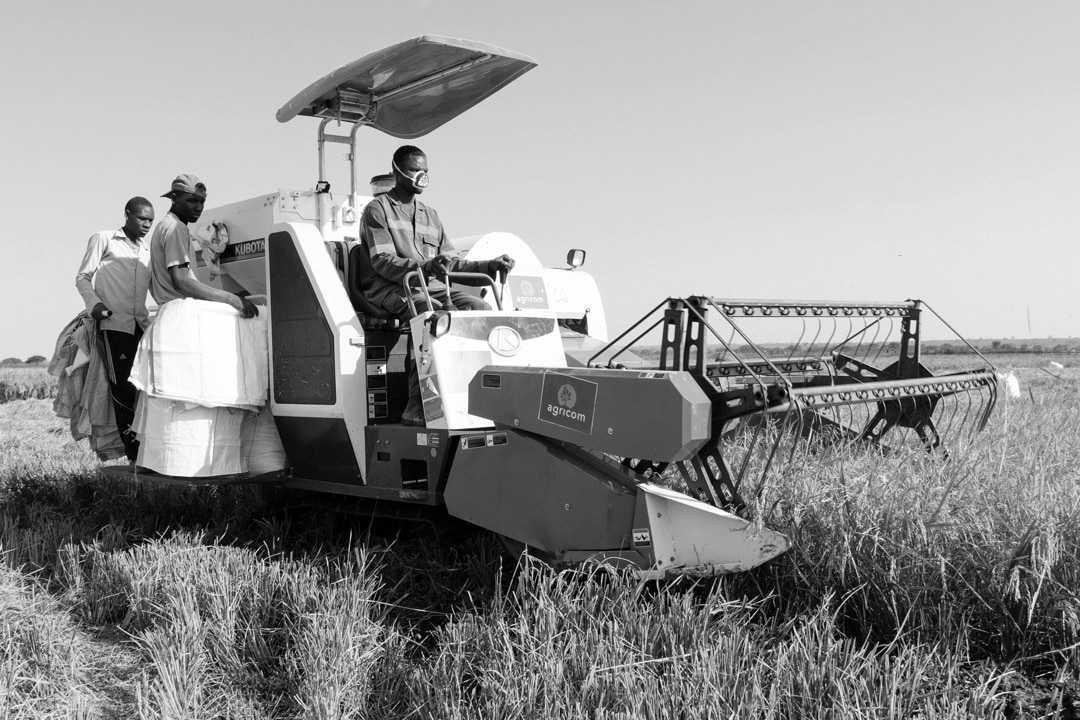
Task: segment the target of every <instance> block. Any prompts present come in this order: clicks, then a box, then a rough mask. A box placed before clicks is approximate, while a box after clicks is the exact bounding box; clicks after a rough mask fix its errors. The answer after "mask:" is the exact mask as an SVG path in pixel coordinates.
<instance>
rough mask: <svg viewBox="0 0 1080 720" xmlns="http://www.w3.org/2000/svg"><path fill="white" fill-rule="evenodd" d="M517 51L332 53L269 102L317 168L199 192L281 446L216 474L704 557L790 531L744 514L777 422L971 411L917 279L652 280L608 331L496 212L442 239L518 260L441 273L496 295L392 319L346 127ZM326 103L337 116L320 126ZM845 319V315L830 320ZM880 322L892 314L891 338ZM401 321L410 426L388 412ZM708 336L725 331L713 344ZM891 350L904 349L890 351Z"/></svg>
mask: <svg viewBox="0 0 1080 720" xmlns="http://www.w3.org/2000/svg"><path fill="white" fill-rule="evenodd" d="M535 65H536V63H535V62H534V61H533V60H531V59H530V58H528V57H526V56H524V55H520V54H517V53H513V52H509V51H506V50H503V49H500V48H497V47H493V46H490V45H486V44H482V43H476V42H470V41H463V40H455V39H449V38H442V37H434V36H424V37H420V38H416V39H413V40H409V41H406V42H402V43H399V44H397V45H394V46H391V47H389V48H386V49H384V50H381V51H379V52H376V53H372V54H370V55H367V56H365V57H363V58H361V59H359V60H357V61H355V62H353V63H350V64H348V65H345V66H344V67H341V68H339V69H338V70H335V71H334V72H332V73H330V74H329V75H327V76H325V77H323V78H322V79H320V80H319V81H317V82H315V83H314V84H312V85H311V86H309V87H308V88H306V89H305V90H304V91H302V92H301V93H299V94H298V95H297V96H296V97H294V98H293V99H292V100H290V101H289V102H288V103H286V104H285V105H284V106H283V107H282V108H281V109H280V110H279V111H278V113H277V119H278V120H279V121H280V122H288V121H290V120H292V119H293V118H294V117H296V116H310V117H315V118H320V122H319V126H318V152H319V183H318V184H317V186H316V188H315V189H314V190H309V191H286V190H281V191H278V192H276V193H271V194H268V195H262V196H259V197H255V198H252V199H250V200H246V201H243V202H238V203H234V204H231V205H226V206H224V207H219V208H216V209H208V210H207V211H206V212H205V213H204V215H203V217H202V219H201V220H200V224H203V223H206V222H212V221H220V222H223V223H224V224H225V226H226V227H227V229H228V237H229V245H228V246H227V247H226V248H225V250H224V252H223V253H222V254H221V256H220V268H221V272H222V274H221V275H220V276H218V277H216V278H215V279H213V280H212V281H211V279H210V275H209V272H208V269H207V268H206V267H205V266H201V267H200V268H199V270H198V273H199V276H200V279H201V280H203V281H204V282H210V283H211V284H214V285H216V286H218V287H222V288H224V289H225V290H229V291H232V292H241V293H246V294H248V295H249V296H251V297H252V298H253V299H254V300H255V301H256V302H259V303H264V304H265V312H267V313H268V315H269V350H270V358H269V360H270V401H269V402H270V410H271V413H272V415H273V418H274V422H275V425H276V428H277V431H278V434H279V435H280V438H281V442H282V445H283V447H284V451H285V455H286V457H287V460H288V468H287V470H285V471H284V472H283V473H280V474H278V475H275V476H272V477H271V478H267V477H229V478H218V479H216V480H217V481H219V482H253V481H266V480H268V479H271V480H272V481H275V482H280V483H281V484H283V485H284V486H286V487H289V488H297V489H303V490H308V491H314V492H317V493H327V494H330V495H337V496H351V497H354V498H362V499H365V500H368V501H371V504H372V505H373V506H374V508H375V509H374V511H375V512H380V513H383V512H385V513H389V514H396V515H400V516H401V517H405V516H408V515H409V514H410V513H416V514H421V511H423V512H426V513H427V514H429V515H431V514H434V515H442V516H447V515H448V516H451V517H454V518H458V519H461V520H464V521H467V522H468V523H472V524H474V525H476V526H479V527H481V528H484V529H486V530H489V531H491V532H494V533H496V534H498V535H499V536H501V537H502V538H503V539H504V540H505V541H506V542H507V544H508V545H509V546H511V547H519V548H520V547H523V546H527V547H528V548H530V550H531V551H532V552H535V553H537V554H539V555H540V556H541V557H544V558H545V559H547V560H549V561H550V562H552V563H553V564H556V565H575V564H579V563H582V562H584V561H588V560H602V561H606V562H611V563H615V564H617V565H626V566H630V567H633V568H637V569H638V570H640V571H641V572H642V573H643V574H645V575H648V576H665V575H671V574H679V573H687V574H719V573H728V572H737V571H742V570H747V569H749V568H752V567H754V566H756V565H759V564H761V563H763V562H766V561H768V560H769V559H771V558H774V557H776V556H777V555H779V554H781V553H783V552H784V551H785V550H786V549H787V548H788V540H787V538H786V537H784V536H783V535H782V534H780V533H778V532H775V531H773V530H770V529H768V528H766V527H762V526H761V525H760V523H757V522H754V521H753V520H752V519H749V518H747V517H744V516H741V515H740V514H739V513H742V515H747V514H748V513H747V507H748V503H747V501H746V499H745V498H744V496H743V494H742V493H741V492H740V488H741V485H742V479H743V478H744V477H747V476H748V475H749V473H752V472H755V473H756V472H758V471H759V470H760V471H761V472H763V473H764V472H767V470H768V466H769V465H771V464H773V462H774V459H775V458H776V457H777V456H778V455H781V454H783V455H785V456H786V457H787V459H791V458H795V457H797V455H796V451H795V447H796V444H795V443H792V444H791V448H790V449H789V448H788V447H787V446H786V445H784V444H783V443H785V442H789V441H788V440H782V438H795V439H797V440H800V441H802V440H807V439H809V440H813V439H815V438H817V439H819V440H820V439H823V438H830V439H831V440H832V441H834V445H835V444H836V443H835V441H837V440H839V441H840V443H839V444H840V445H842V446H843V447H848V448H851V447H859V446H863V445H867V446H876V447H878V448H883V447H884V442H883V438H884V437H885V436H886V435H890V436H893V435H896V434H897V433H896V432H895V431H897V430H905V429H910V431H912V432H913V433H914V436H915V437H916V438H917V439H918V440H917V444H918V445H919V446H920V447H925V448H926V449H929V450H937V449H939V448H940V446H941V445H942V442H943V438H944V436H945V435H946V432H945V431H946V430H947V429H953V428H954V426H959V425H961V424H965V425H972V426H975V427H980V426H981V425H983V424H984V423H985V421H986V418H987V415H988V414H989V412H990V410H991V408H992V406H993V402H994V398H995V394H996V380H995V376H994V374H993V373H992V372H991V371H989V370H978V371H971V372H965V373H959V374H953V375H948V376H945V377H931V376H930V374H929V372H927V371H926V369H925V368H924V367H923V366H922V365H921V364H920V362H919V334H920V332H919V325H920V313H921V312H922V310H923V307H922V306H921V305H920V303H919V302H917V301H911V302H903V303H891V304H889V303H869V304H859V303H821V302H814V303H793V302H780V301H764V302H759V301H744V300H719V299H714V298H710V297H702V296H695V297H687V298H670V299H666V300H664V301H663V302H661V303H660V304H659V305H658V306H657V308H656V310H655V311H654V313H650V316H651V315H654V314H655V313H657V312H659V319H657V320H656V321H655V322H652V324H649V322H648V319H645V320H643V321H642V322H640V323H638V324H637V325H635V326H634V328H632V329H631V330H628V331H627V332H625V333H623V334H622V335H620V336H619V337H618V338H616V340H615V341H613V342H608V331H607V327H606V322H605V318H604V311H603V305H602V302H601V299H600V295H599V292H598V290H597V287H596V284H595V283H594V281H593V279H592V278H591V277H590V276H589V275H588V274H586V273H585V272H583V271H581V270H580V269H579V267H580V266H581V264H582V262H583V260H584V257H585V253H584V252H583V251H581V250H571V251H570V252H569V254H568V256H567V265H568V267H565V268H545V267H543V266H542V265H541V263H540V261H539V260H538V259H537V257H536V255H535V254H534V253H533V252H532V250H530V248H529V247H528V246H527V245H526V244H525V243H524V242H523V241H522V240H521V239H519V238H517V237H516V236H514V235H510V234H508V233H491V234H488V235H484V236H480V237H475V238H466V239H464V240H456V241H455V244H456V245H457V247H458V249H459V250H461V251H462V252H463V256H464V257H466V258H478V259H487V258H490V257H494V256H497V255H499V254H502V253H507V254H509V255H510V256H512V257H513V258H515V260H516V261H517V264H516V267H515V268H514V270H513V271H512V272H511V273H510V274H509V276H508V277H505V278H500V279H499V280H500V281H501V282H498V283H497V282H495V281H494V280H492V279H490V278H487V277H486V276H479V277H477V276H472V277H457V276H454V275H452V276H451V277H452V279H455V280H458V281H464V282H466V283H475V282H476V281H477V280H481V281H483V282H484V283H486V287H483V288H482V289H480V290H478V292H479V293H481V296H482V297H484V298H485V299H486V300H487V302H488V303H489V305H490V307H491V309H490V310H488V311H479V312H458V311H435V312H428V313H424V314H421V315H419V316H418V317H416V318H415V319H414V320H413V321H412V322H411V325H410V326H409V327H402V326H399V324H398V322H397V321H396V320H395V319H394V318H392V317H389V316H387V314H386V313H385V312H383V311H381V310H380V309H379V308H376V307H372V306H371V305H370V304H369V303H367V302H366V301H365V299H364V298H363V296H362V295H361V294H360V291H359V286H360V284H359V280H358V278H359V277H360V276H361V275H362V274H363V273H365V272H370V267H369V263H368V259H367V256H366V253H365V252H364V251H363V248H362V246H359V245H358V244H357V240H358V239H359V237H360V226H359V220H360V217H361V213H362V210H363V207H364V205H365V203H367V202H368V201H370V200H371V198H370V197H368V196H365V195H362V194H359V193H358V191H357V159H358V157H359V156H358V154H357V152H356V138H357V133H358V131H359V130H360V129H361V128H364V127H370V128H373V129H375V130H379V131H381V132H384V133H387V134H389V135H391V136H393V137H397V138H405V139H411V138H419V137H422V136H424V135H426V134H427V133H429V132H431V131H433V130H435V129H436V128H438V127H440V126H441V125H442V124H444V123H446V122H447V121H449V120H451V119H453V118H454V117H456V116H458V115H459V114H461V113H462V112H464V111H466V110H468V109H469V108H471V107H472V106H474V105H476V104H477V103H479V102H481V101H482V100H484V99H486V98H487V97H488V96H490V95H492V94H493V93H495V92H496V91H497V90H499V89H500V88H502V87H504V86H505V85H506V84H508V83H510V82H512V81H513V80H515V79H517V78H518V77H519V76H521V75H522V74H524V73H525V72H527V71H529V70H531V69H532V68H533V67H535ZM341 125H344V126H346V127H348V128H349V130H348V132H347V134H330V133H329V132H328V128H329V127H339V126H341ZM327 143H343V144H345V145H346V146H347V147H348V153H349V154H348V156H347V157H348V158H349V164H350V174H351V178H352V181H351V187H350V189H349V193H348V194H341V193H337V194H335V193H331V192H329V188H328V185H327V183H326V181H325V148H326V144H327ZM410 280H411V281H412V282H413V286H414V287H415V286H417V285H423V279H422V278H420V277H419V276H416V275H415V274H414V276H413V277H411V278H409V279H407V280H406V282H409V281H410ZM424 292H427V290H426V288H424ZM778 318H781V319H786V320H792V319H797V320H799V321H801V323H802V326H803V328H804V329H803V330H802V331H801V333H802V336H801V338H800V341H799V342H797V343H796V346H799V348H798V349H797V350H788V351H787V352H785V355H784V357H783V359H781V360H776V359H772V358H770V357H769V353H768V352H767V350H766V348H765V346H763V345H761V344H759V343H756V342H755V341H754V340H753V339H752V337H751V334H750V333H749V331H748V330H747V329H746V328H747V325H748V322H747V321H758V320H762V319H764V320H767V321H771V320H775V319H778ZM844 323H847V324H849V325H850V324H856V325H859V327H854V325H852V327H853V328H854V329H851V328H849V331H844V332H839V334H838V330H837V328H841V329H843V325H844ZM890 323H892V324H896V323H898V324H899V328H900V329H899V333H898V335H897V336H896V338H895V340H896V342H893V341H890V340H889V334H888V332H889V331H888V329H887V327H886V326H888V325H889V324H890ZM830 324H831V325H832V326H833V329H831V330H825V329H824V328H826V327H827V326H828V325H830ZM815 326H819V327H818V329H816V330H815V329H814V327H815ZM807 328H809V330H808V329H807ZM639 330H640V332H639V333H637V334H636V335H635V332H637V331H639ZM650 331H654V332H656V331H659V332H662V345H661V355H660V358H659V361H658V362H652V363H650V362H649V361H647V360H646V359H645V355H646V353H645V352H644V351H635V347H634V346H635V343H637V342H640V341H641V340H642V339H643V338H646V337H647V336H648V334H649V332H650ZM409 332H411V333H412V337H413V338H414V340H415V355H416V358H415V359H416V364H417V366H418V367H419V369H420V370H419V372H420V376H421V384H422V387H423V393H424V401H425V407H424V409H425V414H426V421H427V427H426V428H416V427H406V426H403V425H400V424H397V422H396V420H397V418H399V417H400V415H401V411H402V409H403V407H404V404H405V401H406V393H407V390H406V376H405V353H406V351H407V342H406V341H407V336H406V333H409ZM631 336H633V337H631ZM625 338H630V339H629V340H627V341H626V342H623V340H624V339H625ZM713 340H715V341H716V342H718V343H719V347H722V349H718V350H717V352H718V353H720V356H719V357H715V356H714V357H712V358H711V359H710V355H711V354H712V353H713V349H712V348H713V347H716V346H715V343H714V342H713ZM710 343H713V344H712V345H710ZM893 346H895V347H893ZM888 349H893V350H895V351H898V353H897V354H898V359H897V360H896V361H894V362H892V363H890V364H884V363H883V362H881V358H882V356H883V353H884V352H885V351H886V350H888ZM875 363H876V365H877V366H880V369H878V367H877V366H875ZM960 405H962V406H964V407H965V408H966V409H965V410H961V411H957V410H956V409H955V408H956V407H957V406H960ZM948 406H952V407H953V409H951V410H947V411H946V409H947V407H948ZM943 413H946V414H947V415H948V418H947V419H946V420H945V422H944V424H943V423H942V422H941V421H940V420H939V418H941V417H942V414H943ZM946 426H948V427H946ZM785 431H792V432H785ZM810 444H813V443H805V442H803V443H801V445H803V446H806V445H810ZM819 444H820V443H819ZM736 452H737V453H739V454H741V459H739V460H738V461H737V462H732V460H733V459H734V458H735V455H733V454H732V453H736ZM729 455H730V457H729ZM669 466H670V467H671V468H677V469H678V472H677V473H676V472H675V470H674V469H671V470H669ZM732 467H734V468H735V469H734V470H732ZM140 476H142V473H140ZM662 476H663V477H662ZM150 477H153V476H152V475H151V476H150ZM158 477H160V476H158ZM165 479H166V480H170V481H177V482H189V483H190V484H205V482H206V479H202V478H200V479H182V478H165ZM662 479H670V480H671V482H669V483H667V484H678V483H680V482H681V483H682V484H683V485H685V489H686V490H687V492H688V493H689V495H687V494H683V493H680V492H676V491H674V490H671V489H669V488H667V487H664V486H662V485H660V484H658V482H656V481H658V480H662ZM211 481H213V479H212V480H211ZM690 495H692V496H693V497H690Z"/></svg>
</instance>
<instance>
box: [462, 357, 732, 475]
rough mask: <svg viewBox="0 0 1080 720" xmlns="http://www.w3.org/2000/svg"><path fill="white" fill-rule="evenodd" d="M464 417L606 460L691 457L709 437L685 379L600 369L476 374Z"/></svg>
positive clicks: (698, 394) (697, 395)
mask: <svg viewBox="0 0 1080 720" xmlns="http://www.w3.org/2000/svg"><path fill="white" fill-rule="evenodd" d="M469 412H471V413H472V414H474V415H479V416H481V417H486V418H489V419H490V420H492V421H493V422H495V423H497V424H500V425H505V426H509V427H514V428H518V429H521V430H527V431H529V432H534V433H537V434H538V435H544V436H546V437H551V438H555V439H557V440H562V441H565V442H569V443H573V444H574V445H579V446H581V447H587V448H592V449H594V450H599V451H602V452H606V453H611V454H613V455H619V456H622V457H633V458H648V459H650V460H661V461H667V462H670V461H673V460H685V459H687V458H690V457H692V456H693V455H694V454H695V453H696V452H697V451H698V450H699V449H701V447H702V446H703V445H704V444H705V442H706V441H707V440H708V439H709V437H710V434H711V428H710V420H711V415H712V402H711V401H710V400H709V397H708V396H707V395H706V393H705V391H704V390H702V389H701V387H699V386H698V384H697V382H696V381H695V380H694V378H693V377H691V375H690V374H689V373H685V372H660V371H656V370H652V371H644V372H635V371H629V370H608V369H601V368H559V369H552V368H544V367H521V368H513V367H507V366H503V365H492V366H487V367H484V368H483V369H481V371H480V372H479V373H477V374H476V377H474V378H473V380H472V382H471V383H470V384H469Z"/></svg>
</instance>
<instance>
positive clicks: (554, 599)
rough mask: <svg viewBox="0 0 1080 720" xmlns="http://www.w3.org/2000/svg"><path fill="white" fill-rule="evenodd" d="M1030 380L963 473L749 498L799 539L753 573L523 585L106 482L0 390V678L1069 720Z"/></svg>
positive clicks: (322, 520) (455, 701) (254, 698)
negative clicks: (653, 581) (504, 586)
mask: <svg viewBox="0 0 1080 720" xmlns="http://www.w3.org/2000/svg"><path fill="white" fill-rule="evenodd" d="M1020 374H1021V377H1022V379H1021V382H1022V386H1023V389H1024V391H1025V392H1024V397H1022V398H1021V399H1020V400H1012V401H1009V402H1008V403H1007V404H1005V403H1003V404H1002V405H1001V406H999V409H998V412H997V413H996V415H995V417H994V419H993V420H992V422H991V425H990V427H989V428H988V430H987V432H986V433H984V434H983V435H982V436H980V437H979V438H977V439H976V440H975V442H973V443H971V444H969V445H966V446H964V445H960V446H957V447H956V448H955V451H954V453H953V455H952V457H951V460H950V461H948V462H947V463H946V462H942V461H940V460H933V459H931V458H924V457H921V456H916V457H912V458H909V459H908V460H909V461H908V462H906V463H904V464H901V465H896V464H895V463H888V462H885V461H883V460H881V459H880V458H874V457H872V456H865V457H862V458H853V457H846V458H845V459H844V465H843V472H842V473H840V472H839V471H838V470H839V468H838V467H832V468H826V469H827V470H830V471H829V472H821V470H822V466H821V464H819V465H818V466H812V465H804V466H802V467H794V468H790V469H789V471H788V472H786V473H784V474H781V475H778V476H777V477H776V479H775V481H774V482H772V483H771V484H769V485H768V486H766V487H765V488H763V493H764V494H763V499H762V500H761V501H760V502H759V504H758V505H757V506H756V507H757V510H758V512H759V513H760V514H761V515H762V516H763V518H762V519H763V521H764V522H766V523H767V524H769V525H770V526H773V527H777V528H778V529H780V530H783V531H785V532H787V533H789V534H790V536H791V537H792V539H793V541H794V542H793V550H792V551H791V552H789V553H788V554H786V555H785V556H782V557H781V558H779V559H778V560H776V561H773V562H772V563H770V564H768V565H767V566H765V567H763V568H760V569H758V570H757V571H755V572H752V573H747V574H743V575H739V576H733V577H730V578H727V579H724V580H723V581H720V582H714V583H704V582H694V583H691V582H688V581H683V582H679V583H674V584H670V585H666V586H662V587H661V586H656V585H643V584H641V583H638V582H636V581H635V580H634V579H633V578H630V577H627V576H625V575H621V574H618V573H615V572H612V571H610V570H605V569H599V568H598V569H593V570H590V571H588V572H577V573H562V574H558V573H554V572H552V571H551V570H550V569H547V568H545V567H540V566H535V565H529V566H528V567H526V568H525V570H524V571H523V572H522V573H521V574H520V575H519V576H518V578H517V580H516V582H515V583H514V585H513V586H512V588H511V589H510V590H509V592H506V593H502V592H500V591H498V590H497V588H498V587H499V583H498V578H499V570H498V564H497V556H496V554H495V553H494V552H493V551H492V549H491V548H492V547H493V546H491V545H490V544H489V543H486V542H484V543H476V542H471V543H470V544H468V545H467V546H459V543H458V542H457V541H451V542H449V543H446V544H445V545H443V546H439V547H433V546H432V545H430V543H418V544H410V543H408V542H400V541H399V542H397V543H391V544H387V543H386V542H384V541H381V540H378V539H377V538H374V537H372V538H364V539H363V540H362V541H358V540H357V538H358V537H362V536H361V535H356V534H354V535H349V533H348V529H349V526H348V525H347V524H345V529H344V531H341V530H342V528H335V527H331V523H330V522H329V520H330V517H329V516H326V515H318V514H317V515H314V516H312V517H308V518H306V519H302V518H301V516H298V515H295V514H292V515H285V514H282V513H276V514H275V513H270V514H265V515H262V516H260V515H259V513H260V512H263V511H264V510H266V509H267V508H270V509H271V510H272V509H273V502H272V501H273V499H272V498H271V499H267V498H263V497H255V496H252V495H244V494H241V493H239V492H236V493H231V492H229V491H224V490H209V489H207V490H206V491H205V492H204V491H199V492H184V491H177V490H154V489H152V488H148V487H130V486H114V485H111V484H109V483H104V482H102V481H98V480H94V479H92V476H91V471H92V468H93V467H94V459H93V457H92V455H91V454H90V453H89V451H88V450H87V449H86V448H85V445H75V444H74V443H71V441H70V440H69V439H68V437H67V435H66V428H65V427H64V425H63V421H61V420H57V419H56V418H50V411H49V410H48V402H47V401H23V402H22V404H19V403H7V404H5V405H0V449H3V459H2V460H0V492H2V493H3V499H4V501H5V504H4V506H3V508H2V509H0V543H2V544H3V553H4V558H5V560H6V567H7V568H9V570H7V571H6V572H7V575H6V576H3V577H6V578H7V579H8V582H7V584H3V585H2V587H3V588H4V592H5V594H4V595H3V597H4V598H5V601H4V602H5V606H13V603H16V602H17V603H20V604H19V605H18V607H20V608H22V610H20V611H19V612H10V611H5V614H4V615H3V617H2V620H0V633H3V634H2V635H0V638H3V641H4V644H3V646H0V649H2V648H7V650H6V651H5V654H4V655H3V664H2V666H0V681H2V678H4V677H7V678H33V680H32V681H30V682H25V683H22V684H18V685H17V684H16V683H14V682H13V681H11V680H8V681H7V682H8V685H7V686H3V687H6V688H7V691H6V694H5V695H4V696H3V698H4V699H3V700H2V702H7V703H8V705H7V707H9V708H11V710H10V711H9V714H10V716H11V717H29V718H38V717H42V718H44V717H88V718H89V717H125V718H128V717H139V718H160V717H170V718H204V717H228V718H352V717H357V718H360V717H365V718H366V717H425V718H426V717H431V718H488V717H536V718H549V717H550V718H556V717H557V718H563V717H589V718H637V717H656V718H660V717H717V718H725V717H762V718H806V717H830V718H865V717H882V718H884V717H921V718H998V717H1010V718H1021V717H1055V716H1056V717H1062V718H1064V717H1072V716H1073V715H1070V714H1069V713H1071V712H1073V708H1072V701H1073V696H1072V695H1071V694H1070V693H1075V689H1076V688H1077V686H1078V685H1080V682H1078V681H1080V677H1078V667H1080V663H1078V659H1080V658H1078V657H1077V647H1078V643H1080V599H1078V597H1077V595H1076V588H1077V587H1080V530H1078V529H1077V528H1076V523H1075V518H1076V517H1077V516H1078V512H1080V507H1078V505H1080V496H1078V494H1077V492H1076V487H1077V482H1078V481H1080V471H1078V470H1077V468H1080V402H1078V400H1080V393H1078V392H1077V388H1078V380H1080V368H1074V367H1068V368H1065V370H1064V373H1063V375H1062V377H1060V378H1056V377H1050V376H1048V375H1047V374H1046V373H1045V372H1043V371H1042V370H1041V369H1039V368H1034V369H1031V368H1029V369H1022V370H1021V371H1020ZM1028 390H1030V393H1029V392H1028ZM824 458H825V456H824V455H823V459H822V463H824V462H825V459H824ZM354 529H355V528H354ZM339 531H341V532H339ZM375 557H377V558H378V562H375V561H373V559H372V558H375ZM8 588H14V589H13V590H12V589H8ZM45 588H47V589H48V592H47V593H46V592H45ZM6 598H16V600H8V599H6ZM27 608H33V610H32V611H31V610H27ZM71 637H74V638H77V641H71V640H68V641H67V642H66V644H65V642H62V639H63V638H71ZM12 638H14V639H12ZM48 653H56V654H55V655H50V654H48ZM35 673H36V674H35ZM1036 692H1038V693H1041V694H1036ZM2 708H4V705H3V704H0V718H2V717H4V715H3V712H2ZM16 709H17V710H18V712H17V713H16V712H15V710H16ZM50 713H52V714H50Z"/></svg>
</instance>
